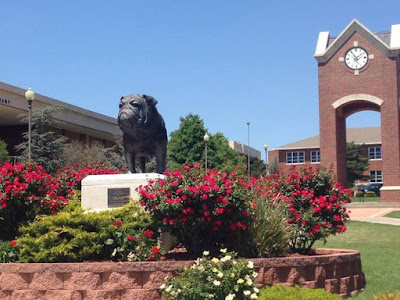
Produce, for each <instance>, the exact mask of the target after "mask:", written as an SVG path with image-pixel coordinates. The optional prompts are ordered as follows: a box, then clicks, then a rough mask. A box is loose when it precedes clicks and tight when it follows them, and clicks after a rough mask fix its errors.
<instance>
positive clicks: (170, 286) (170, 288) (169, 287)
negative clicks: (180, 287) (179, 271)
mask: <svg viewBox="0 0 400 300" xmlns="http://www.w3.org/2000/svg"><path fill="white" fill-rule="evenodd" d="M171 290H172V284H171V285H169V286H168V287H167V288H166V289H165V291H166V292H167V293H169V292H170V291H171Z"/></svg>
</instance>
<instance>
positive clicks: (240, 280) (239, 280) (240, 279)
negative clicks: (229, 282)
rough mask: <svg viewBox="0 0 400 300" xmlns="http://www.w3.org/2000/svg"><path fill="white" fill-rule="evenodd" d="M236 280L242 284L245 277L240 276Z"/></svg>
mask: <svg viewBox="0 0 400 300" xmlns="http://www.w3.org/2000/svg"><path fill="white" fill-rule="evenodd" d="M236 282H237V283H238V284H242V283H243V282H244V279H243V278H239V279H238V280H237V281H236Z"/></svg>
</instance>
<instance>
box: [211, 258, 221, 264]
mask: <svg viewBox="0 0 400 300" xmlns="http://www.w3.org/2000/svg"><path fill="white" fill-rule="evenodd" d="M211 261H212V262H213V263H214V264H217V263H218V262H219V259H218V258H216V257H214V258H213V259H212V260H211Z"/></svg>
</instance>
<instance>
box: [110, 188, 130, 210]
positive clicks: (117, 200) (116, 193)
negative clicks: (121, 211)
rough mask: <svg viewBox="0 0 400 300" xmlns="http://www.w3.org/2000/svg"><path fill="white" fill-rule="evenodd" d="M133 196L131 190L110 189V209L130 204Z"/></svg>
mask: <svg viewBox="0 0 400 300" xmlns="http://www.w3.org/2000/svg"><path fill="white" fill-rule="evenodd" d="M130 196H131V189H130V188H114V189H108V198H107V199H108V207H109V208H113V207H121V206H124V205H125V204H127V203H129V200H130Z"/></svg>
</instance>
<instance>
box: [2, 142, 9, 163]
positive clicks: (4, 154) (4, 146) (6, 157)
mask: <svg viewBox="0 0 400 300" xmlns="http://www.w3.org/2000/svg"><path fill="white" fill-rule="evenodd" d="M9 159H10V156H9V155H8V151H7V144H6V143H5V142H4V141H3V140H0V165H2V164H4V163H6V162H7V161H8V160H9Z"/></svg>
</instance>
